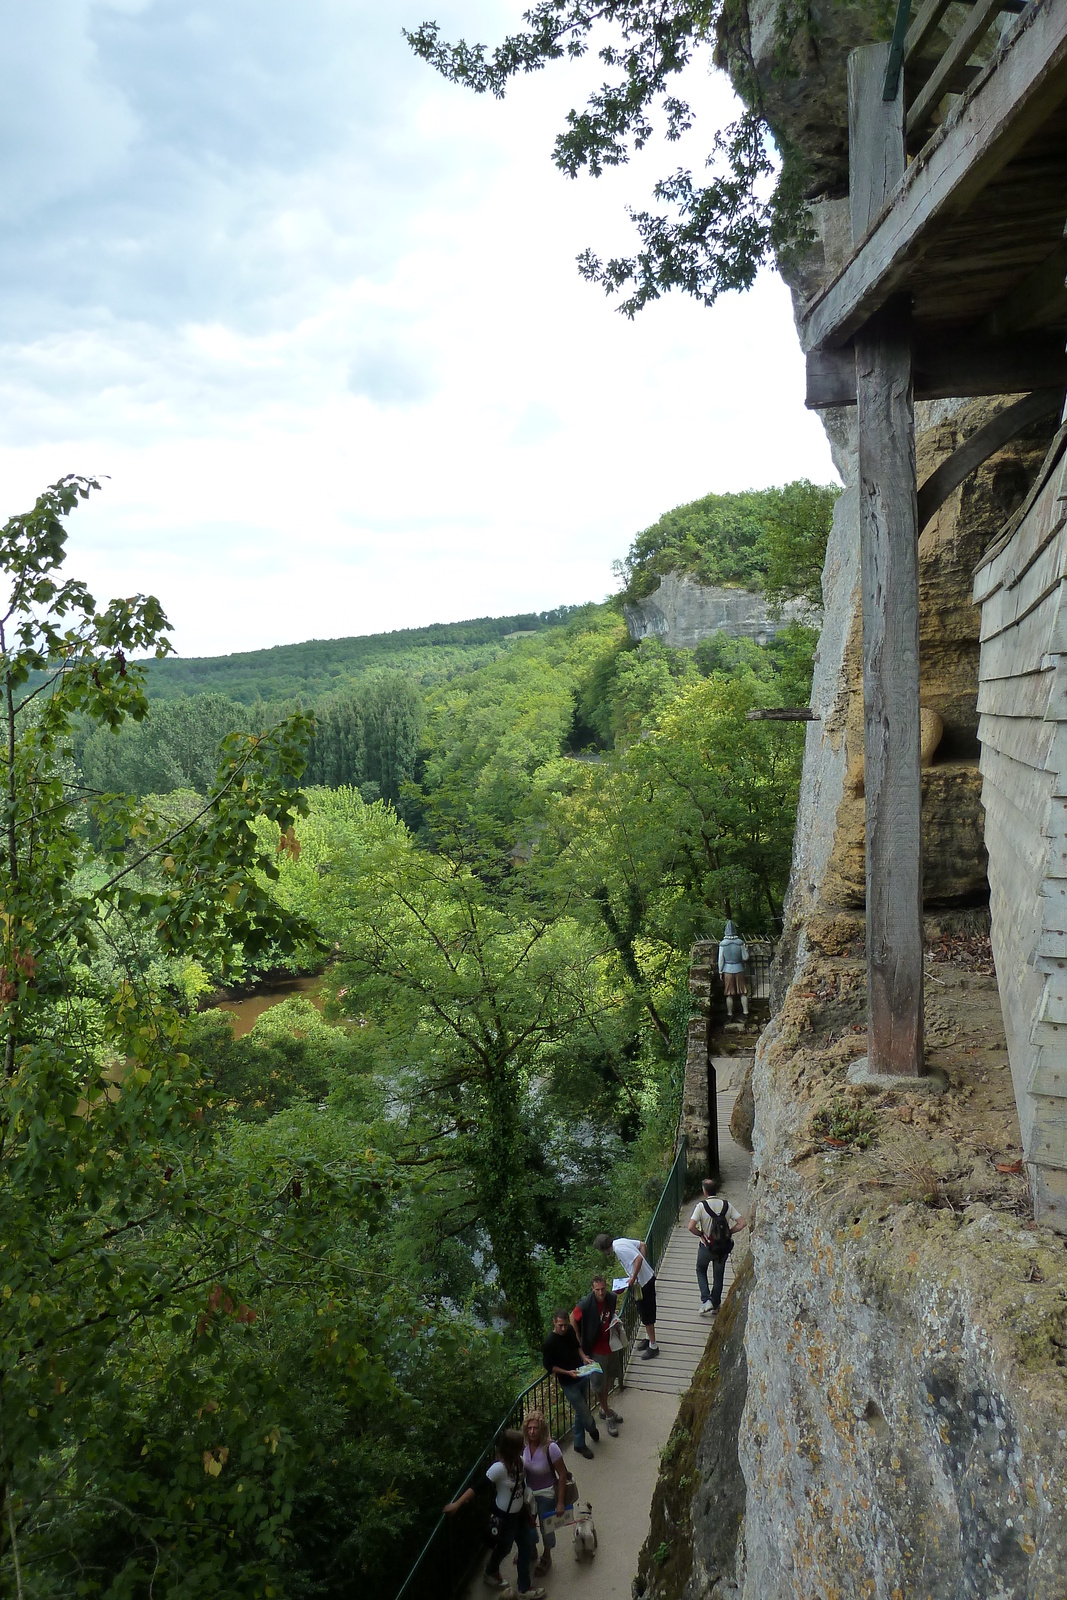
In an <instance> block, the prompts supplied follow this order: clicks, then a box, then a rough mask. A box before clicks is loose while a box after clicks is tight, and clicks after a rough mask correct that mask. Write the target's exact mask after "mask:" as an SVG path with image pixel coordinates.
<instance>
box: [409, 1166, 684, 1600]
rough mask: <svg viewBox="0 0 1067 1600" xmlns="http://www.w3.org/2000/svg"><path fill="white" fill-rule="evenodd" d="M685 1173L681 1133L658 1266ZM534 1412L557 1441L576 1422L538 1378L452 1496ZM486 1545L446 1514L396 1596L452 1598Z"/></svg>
mask: <svg viewBox="0 0 1067 1600" xmlns="http://www.w3.org/2000/svg"><path fill="white" fill-rule="evenodd" d="M685 1173H686V1148H685V1139H684V1137H683V1136H682V1135H679V1137H678V1140H677V1143H676V1145H675V1153H674V1161H673V1163H672V1165H671V1170H670V1172H669V1173H668V1174H667V1181H666V1183H665V1184H664V1185H663V1191H662V1193H661V1194H660V1197H659V1201H658V1203H657V1205H656V1209H655V1211H654V1212H653V1213H652V1221H651V1222H650V1223H649V1225H648V1228H647V1230H646V1232H645V1255H646V1257H647V1259H648V1260H649V1261H650V1262H651V1264H652V1267H653V1269H655V1268H656V1267H657V1266H658V1265H659V1262H660V1261H661V1260H662V1257H663V1250H664V1246H665V1245H666V1243H667V1240H668V1238H669V1237H670V1232H671V1229H672V1228H673V1227H674V1224H675V1223H676V1222H677V1220H678V1210H679V1207H680V1206H681V1203H682V1199H683V1197H684V1192H685ZM637 1306H638V1302H637V1297H636V1296H635V1295H630V1294H626V1295H624V1296H623V1300H622V1307H621V1310H620V1312H619V1315H620V1316H621V1318H622V1321H623V1326H624V1327H625V1329H626V1335H627V1344H626V1349H625V1351H624V1352H623V1354H622V1357H621V1364H622V1370H623V1375H624V1377H625V1371H626V1365H627V1363H628V1361H629V1356H630V1352H631V1348H632V1345H633V1338H634V1333H635V1331H636V1328H637V1323H638V1315H639V1313H638V1309H637ZM531 1410H534V1411H541V1412H543V1413H544V1416H545V1417H546V1418H547V1420H548V1425H549V1428H550V1430H551V1433H552V1437H553V1438H554V1439H565V1438H566V1436H567V1434H568V1433H570V1431H571V1428H572V1427H573V1425H574V1411H573V1409H572V1407H571V1404H570V1402H569V1401H568V1400H567V1398H566V1396H565V1395H564V1393H563V1391H562V1390H561V1389H560V1387H559V1385H558V1384H557V1382H556V1380H555V1379H554V1378H551V1377H549V1376H548V1374H547V1373H545V1374H543V1375H542V1376H541V1377H540V1378H535V1379H534V1381H533V1383H529V1384H527V1386H526V1388H525V1389H523V1391H522V1393H521V1394H520V1395H518V1396H517V1397H516V1399H515V1400H514V1401H513V1402H512V1404H511V1405H510V1406H509V1408H508V1410H507V1412H506V1413H505V1415H504V1416H503V1417H502V1418H501V1420H500V1422H499V1423H498V1425H497V1427H496V1428H495V1430H494V1432H493V1436H492V1438H491V1439H490V1440H489V1441H488V1443H487V1444H486V1446H485V1448H484V1449H483V1450H482V1451H481V1453H480V1454H479V1456H478V1458H477V1460H475V1461H474V1463H473V1464H472V1466H471V1468H470V1471H469V1472H468V1473H467V1475H466V1477H465V1478H464V1479H463V1481H462V1483H460V1485H459V1487H458V1488H457V1489H456V1491H455V1493H454V1494H453V1495H452V1499H453V1500H458V1499H459V1497H460V1495H461V1494H463V1492H464V1490H466V1489H473V1488H477V1487H479V1486H480V1483H481V1479H482V1478H483V1477H484V1475H485V1469H486V1467H487V1466H488V1464H489V1463H490V1462H491V1461H492V1459H493V1457H494V1455H495V1452H496V1442H497V1440H498V1439H499V1438H500V1435H501V1434H502V1433H503V1431H504V1429H505V1428H515V1427H518V1428H521V1427H522V1420H523V1417H524V1416H525V1415H526V1413H527V1412H528V1411H531ZM483 1548H484V1544H483V1541H482V1538H481V1533H480V1529H479V1526H478V1525H477V1523H476V1522H475V1520H474V1519H472V1518H470V1517H446V1516H444V1515H443V1514H442V1515H441V1516H440V1517H438V1519H437V1522H436V1523H435V1525H434V1527H433V1529H432V1531H431V1533H430V1536H429V1538H428V1539H427V1540H426V1543H425V1544H424V1545H423V1547H422V1550H421V1551H420V1553H419V1555H418V1557H417V1559H416V1561H415V1565H414V1566H413V1567H412V1569H411V1571H410V1572H409V1573H408V1575H407V1577H406V1578H405V1579H404V1582H403V1583H402V1584H401V1586H400V1588H399V1589H398V1590H397V1592H396V1600H412V1597H413V1596H414V1595H416V1594H433V1595H438V1596H441V1600H447V1597H451V1596H453V1595H455V1594H456V1592H457V1590H458V1589H459V1588H460V1586H461V1585H462V1584H464V1583H465V1582H467V1580H468V1579H469V1577H470V1573H471V1568H472V1567H473V1565H474V1562H475V1559H476V1557H477V1555H478V1553H479V1551H480V1550H481V1549H483Z"/></svg>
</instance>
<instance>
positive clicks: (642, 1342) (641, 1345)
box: [634, 1339, 648, 1350]
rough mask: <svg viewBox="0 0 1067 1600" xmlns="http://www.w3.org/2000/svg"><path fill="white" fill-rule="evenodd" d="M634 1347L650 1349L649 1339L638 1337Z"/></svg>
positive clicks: (636, 1348)
mask: <svg viewBox="0 0 1067 1600" xmlns="http://www.w3.org/2000/svg"><path fill="white" fill-rule="evenodd" d="M634 1349H635V1350H647V1349H648V1340H647V1339H638V1341H637V1343H636V1344H635V1345H634Z"/></svg>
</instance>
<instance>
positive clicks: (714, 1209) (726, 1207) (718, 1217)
mask: <svg viewBox="0 0 1067 1600" xmlns="http://www.w3.org/2000/svg"><path fill="white" fill-rule="evenodd" d="M701 1188H702V1189H703V1191H704V1197H703V1199H702V1200H698V1201H697V1203H696V1206H695V1208H694V1211H693V1215H692V1216H691V1217H690V1219H689V1232H690V1233H692V1234H695V1235H696V1237H697V1238H698V1239H699V1240H700V1244H699V1246H698V1248H697V1283H698V1284H699V1285H700V1314H701V1316H702V1317H712V1316H714V1315H715V1313H716V1311H718V1309H719V1306H720V1305H721V1304H722V1280H723V1277H724V1275H725V1273H726V1263H727V1261H728V1259H729V1256H730V1251H731V1250H732V1249H733V1247H734V1239H733V1236H734V1234H735V1233H740V1232H741V1230H742V1228H743V1227H744V1226H745V1219H744V1217H743V1216H742V1215H741V1213H740V1211H736V1210H735V1209H734V1207H733V1206H732V1205H731V1204H730V1202H729V1200H727V1198H726V1196H725V1195H719V1185H718V1184H717V1183H716V1181H715V1179H714V1178H705V1179H704V1182H703V1183H702V1184H701ZM715 1195H719V1197H718V1199H715V1198H713V1197H714V1196H715ZM709 1266H710V1267H711V1268H712V1269H713V1270H712V1285H711V1288H710V1289H709V1288H708V1268H709Z"/></svg>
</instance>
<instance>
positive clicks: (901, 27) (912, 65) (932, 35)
mask: <svg viewBox="0 0 1067 1600" xmlns="http://www.w3.org/2000/svg"><path fill="white" fill-rule="evenodd" d="M1033 4H1034V0H923V3H921V4H916V3H915V0H898V4H897V13H896V21H895V24H894V28H893V42H892V47H891V49H890V53H889V63H888V68H887V71H886V77H885V87H884V90H883V98H884V99H886V100H895V99H896V95H897V89H898V86H899V82H900V74H901V71H903V74H904V105H905V130H906V139H907V147H908V151H909V153H912V154H914V153H915V152H917V151H919V150H920V149H921V148H922V146H923V145H924V144H925V143H926V141H927V139H928V138H929V137H930V134H931V133H932V132H933V131H934V129H935V128H936V126H937V125H938V123H939V122H940V121H941V120H943V116H944V112H945V110H947V108H948V105H949V104H951V100H952V97H954V96H956V95H958V94H961V93H962V92H963V91H964V90H965V89H966V88H967V87H968V85H969V84H971V83H973V81H974V79H975V78H976V77H977V76H978V74H979V72H981V70H982V67H983V66H984V65H985V63H986V61H988V59H989V57H990V56H991V55H992V53H993V51H994V50H995V49H996V48H997V46H998V45H999V43H1000V40H1001V38H1002V36H1003V34H1004V32H1005V31H1006V25H1010V23H1011V21H1012V20H1013V19H1014V17H1016V16H1018V15H1019V13H1020V12H1023V11H1025V10H1026V9H1027V7H1028V6H1031V5H1033Z"/></svg>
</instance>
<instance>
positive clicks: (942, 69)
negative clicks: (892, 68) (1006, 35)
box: [906, 0, 1000, 139]
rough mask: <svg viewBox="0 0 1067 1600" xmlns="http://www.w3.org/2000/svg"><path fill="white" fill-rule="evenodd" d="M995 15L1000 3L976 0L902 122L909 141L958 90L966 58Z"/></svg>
mask: <svg viewBox="0 0 1067 1600" xmlns="http://www.w3.org/2000/svg"><path fill="white" fill-rule="evenodd" d="M999 11H1000V0H978V3H977V5H975V6H974V7H973V8H972V10H971V14H970V16H969V17H968V18H967V20H966V21H965V22H964V23H963V25H962V27H961V28H960V30H959V32H958V33H957V34H956V35H955V36H954V38H953V40H952V43H951V44H950V45H949V47H948V49H947V50H946V51H945V53H944V55H943V56H942V57H941V60H940V61H939V62H938V63H937V66H936V67H935V68H934V70H933V72H932V73H931V74H930V76H929V78H927V80H926V82H925V83H924V84H923V86H922V88H921V90H920V91H919V93H918V95H916V97H915V104H914V105H913V106H912V107H911V109H910V110H909V112H908V116H907V122H906V131H907V135H908V138H909V139H910V138H911V136H912V134H914V133H918V132H919V130H920V129H921V128H923V127H925V125H926V124H927V123H928V122H929V121H930V119H931V117H932V116H933V114H934V112H935V111H936V110H937V106H938V102H939V101H940V100H942V99H943V98H944V97H945V95H946V94H951V93H952V91H953V89H954V88H957V87H958V86H959V79H958V77H957V74H958V73H959V72H961V71H963V70H965V69H966V66H967V62H968V60H969V58H970V57H971V56H972V55H973V54H974V52H975V49H976V48H977V46H978V45H979V44H980V43H981V41H982V39H983V38H984V37H985V35H986V34H987V33H988V32H989V26H990V23H991V22H993V20H994V19H995V17H996V16H997V14H998V12H999Z"/></svg>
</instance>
